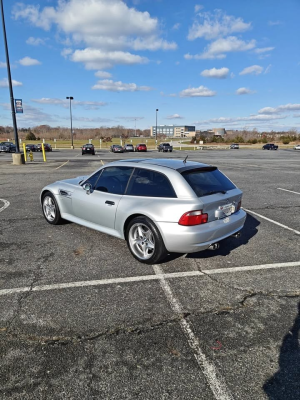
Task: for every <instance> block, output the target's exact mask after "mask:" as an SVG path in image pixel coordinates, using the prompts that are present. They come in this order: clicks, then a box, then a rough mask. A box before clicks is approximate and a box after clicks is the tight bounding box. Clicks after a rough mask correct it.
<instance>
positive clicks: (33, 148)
mask: <svg viewBox="0 0 300 400" xmlns="http://www.w3.org/2000/svg"><path fill="white" fill-rule="evenodd" d="M25 148H26V151H32V152H33V151H37V147H36V145H35V144H26V146H25Z"/></svg>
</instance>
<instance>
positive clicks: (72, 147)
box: [66, 96, 74, 149]
mask: <svg viewBox="0 0 300 400" xmlns="http://www.w3.org/2000/svg"><path fill="white" fill-rule="evenodd" d="M66 99H68V100H69V99H70V120H71V140H72V146H71V149H74V143H73V129H72V105H71V100H73V99H74V97H72V96H70V97H66Z"/></svg>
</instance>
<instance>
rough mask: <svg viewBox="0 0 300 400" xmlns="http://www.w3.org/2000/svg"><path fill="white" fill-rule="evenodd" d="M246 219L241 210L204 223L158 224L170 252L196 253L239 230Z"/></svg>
mask: <svg viewBox="0 0 300 400" xmlns="http://www.w3.org/2000/svg"><path fill="white" fill-rule="evenodd" d="M245 220H246V213H245V211H244V210H239V211H238V212H236V213H234V214H232V215H230V216H229V217H227V218H223V219H219V220H216V221H213V222H208V223H207V224H203V225H196V226H182V225H179V224H177V223H170V222H156V224H157V226H158V228H159V230H160V232H161V234H162V237H163V240H164V243H165V246H166V249H167V250H168V251H169V252H175V253H195V252H197V251H201V250H205V249H208V248H209V246H210V245H211V244H213V243H217V242H219V241H221V240H223V239H226V238H227V237H229V236H231V235H233V234H234V233H236V232H239V231H240V230H241V229H242V228H243V226H244V223H245Z"/></svg>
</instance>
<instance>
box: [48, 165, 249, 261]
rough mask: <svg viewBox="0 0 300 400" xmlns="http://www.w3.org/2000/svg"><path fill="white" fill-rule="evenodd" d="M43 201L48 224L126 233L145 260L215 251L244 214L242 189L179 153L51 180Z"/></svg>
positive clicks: (215, 170) (241, 222) (236, 228)
mask: <svg viewBox="0 0 300 400" xmlns="http://www.w3.org/2000/svg"><path fill="white" fill-rule="evenodd" d="M40 201H41V205H42V211H43V214H44V217H45V219H46V221H47V222H48V223H49V224H52V225H56V224H59V223H60V221H61V219H66V220H69V221H72V222H76V223H79V224H81V225H83V226H86V227H89V228H93V229H96V230H98V231H100V232H104V233H107V234H110V235H112V236H115V237H117V238H120V239H125V240H126V241H127V244H128V247H129V250H130V252H131V253H132V255H133V257H135V258H136V259H137V260H138V261H140V262H142V263H145V264H156V263H158V262H159V261H160V260H162V259H164V258H165V256H166V255H167V254H168V253H172V252H176V253H194V252H198V251H201V250H205V249H208V248H211V249H216V248H218V245H219V243H218V242H220V241H221V240H223V239H225V238H227V237H229V236H232V235H233V236H236V237H238V236H239V235H240V230H241V229H242V228H243V225H244V223H245V219H246V213H245V211H244V210H242V209H241V201H242V192H241V190H240V189H238V188H237V187H236V186H235V185H234V184H233V183H232V182H231V181H230V180H229V179H228V178H227V177H226V176H225V175H223V174H222V172H221V171H219V170H218V168H217V167H214V166H210V165H207V164H202V163H199V162H194V161H185V162H183V161H182V160H178V159H136V160H121V161H115V162H112V163H109V164H106V165H104V166H102V167H101V168H100V169H98V170H97V171H96V172H94V173H93V174H92V175H90V176H79V177H77V178H74V179H66V180H62V181H58V182H55V183H52V184H50V185H47V186H45V187H44V188H43V190H42V192H41V195H40ZM117 251H118V250H115V253H116V252H117ZM115 255H116V254H115ZM119 256H120V257H121V251H120V255H119Z"/></svg>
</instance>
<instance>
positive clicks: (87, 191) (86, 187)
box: [82, 183, 92, 194]
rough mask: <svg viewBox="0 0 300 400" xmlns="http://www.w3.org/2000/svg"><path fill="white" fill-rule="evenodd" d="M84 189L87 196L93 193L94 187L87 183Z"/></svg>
mask: <svg viewBox="0 0 300 400" xmlns="http://www.w3.org/2000/svg"><path fill="white" fill-rule="evenodd" d="M82 187H83V190H85V192H86V194H91V193H92V185H91V184H90V183H85V184H84V185H83V186H82Z"/></svg>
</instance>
